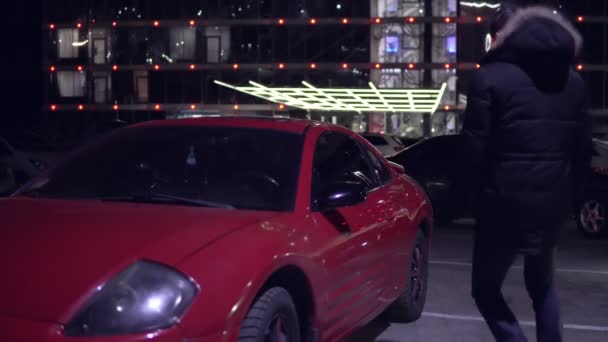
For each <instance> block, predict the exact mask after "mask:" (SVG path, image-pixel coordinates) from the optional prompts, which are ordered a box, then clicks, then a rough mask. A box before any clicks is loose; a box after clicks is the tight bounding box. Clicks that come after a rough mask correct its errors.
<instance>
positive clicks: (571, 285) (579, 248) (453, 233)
mask: <svg viewBox="0 0 608 342" xmlns="http://www.w3.org/2000/svg"><path fill="white" fill-rule="evenodd" d="M472 242H473V230H472V222H471V221H462V222H458V223H455V224H453V225H450V226H446V227H438V228H436V230H435V234H434V240H433V246H432V255H431V269H430V278H429V289H428V297H427V302H426V307H425V310H424V313H423V316H422V318H420V319H419V320H418V321H417V322H414V323H410V324H388V323H386V322H385V321H382V320H380V319H378V320H376V321H375V322H373V323H371V324H369V325H368V326H366V327H365V328H363V329H361V330H360V331H358V332H357V333H355V334H354V335H353V336H352V337H351V338H349V339H348V342H374V341H376V342H446V341H449V342H491V341H494V340H493V338H492V335H491V334H490V332H489V330H488V328H487V326H486V324H485V322H483V320H482V319H481V316H480V315H479V312H478V311H477V308H476V307H475V304H474V302H473V300H472V298H471V296H470V292H471V291H470V289H471V286H470V276H471V252H472ZM556 281H557V286H558V292H559V296H560V299H561V308H562V321H563V324H564V339H565V341H575V342H607V341H608V239H605V240H589V239H586V238H584V237H582V236H581V235H580V234H579V233H578V231H577V230H576V227H575V226H574V224H573V223H572V224H569V225H568V226H567V227H565V228H564V232H563V234H562V239H561V243H560V246H559V249H558V254H557V272H556ZM503 293H504V295H505V298H506V300H507V302H508V303H509V305H510V306H511V308H512V309H513V311H514V312H515V314H516V315H517V317H518V319H519V320H520V323H521V324H522V326H523V328H524V330H525V332H526V335H527V336H528V338H529V341H530V342H533V341H536V338H535V327H534V312H533V310H532V307H531V303H530V300H529V298H528V295H527V293H526V290H525V288H524V283H523V269H522V262H521V260H518V261H517V262H516V264H515V266H514V267H513V268H512V269H511V271H510V273H509V275H508V277H507V279H506V281H505V285H504V287H503Z"/></svg>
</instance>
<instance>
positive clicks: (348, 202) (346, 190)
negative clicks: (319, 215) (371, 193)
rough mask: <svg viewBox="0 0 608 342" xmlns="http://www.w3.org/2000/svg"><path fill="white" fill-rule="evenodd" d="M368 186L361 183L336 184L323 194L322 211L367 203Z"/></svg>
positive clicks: (328, 187) (324, 190)
mask: <svg viewBox="0 0 608 342" xmlns="http://www.w3.org/2000/svg"><path fill="white" fill-rule="evenodd" d="M366 190H367V189H366V186H365V184H363V183H359V182H335V183H331V184H328V185H327V186H326V187H325V189H323V190H322V192H321V200H320V203H319V206H320V209H321V210H323V211H327V210H332V209H337V208H340V207H348V206H352V205H356V204H359V203H363V202H365V200H366V199H367V192H366Z"/></svg>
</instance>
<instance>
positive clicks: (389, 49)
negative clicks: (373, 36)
mask: <svg viewBox="0 0 608 342" xmlns="http://www.w3.org/2000/svg"><path fill="white" fill-rule="evenodd" d="M386 53H388V54H391V55H393V54H398V53H399V36H397V35H394V36H388V37H386Z"/></svg>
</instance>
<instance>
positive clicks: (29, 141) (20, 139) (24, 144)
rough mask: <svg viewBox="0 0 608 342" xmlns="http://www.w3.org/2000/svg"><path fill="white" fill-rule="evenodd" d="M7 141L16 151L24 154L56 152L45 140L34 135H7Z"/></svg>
mask: <svg viewBox="0 0 608 342" xmlns="http://www.w3.org/2000/svg"><path fill="white" fill-rule="evenodd" d="M4 138H5V139H6V141H7V142H8V143H9V144H10V145H11V146H12V147H13V148H14V149H16V150H19V151H24V152H54V151H55V148H54V147H53V146H52V145H51V144H50V143H48V142H46V141H44V139H42V138H40V137H38V136H36V135H33V134H27V133H23V134H7V135H5V136H4Z"/></svg>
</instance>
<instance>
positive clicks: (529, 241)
mask: <svg viewBox="0 0 608 342" xmlns="http://www.w3.org/2000/svg"><path fill="white" fill-rule="evenodd" d="M492 26H493V31H494V32H492V34H493V38H494V41H493V44H492V48H491V50H490V51H489V52H488V53H487V55H486V56H485V57H484V58H483V60H482V62H481V67H480V69H479V70H477V71H476V72H475V74H474V76H473V79H472V86H471V89H470V92H469V96H468V105H467V110H466V112H465V117H464V124H463V134H464V136H465V140H466V141H467V143H468V144H467V146H468V148H469V152H470V155H471V156H472V158H473V160H472V165H473V167H474V170H475V172H474V175H475V176H476V177H477V179H476V181H477V183H478V184H479V185H480V198H481V201H480V208H479V214H478V215H477V227H476V237H475V250H474V256H473V259H474V260H473V275H472V294H473V298H474V299H475V302H476V303H477V306H478V308H479V310H480V312H481V314H482V315H483V317H484V318H485V320H486V322H487V323H488V326H489V327H490V330H491V331H492V333H493V335H494V337H495V338H496V340H497V341H501V342H502V341H509V342H512V341H527V339H526V337H525V336H524V333H523V331H522V329H521V327H520V326H519V324H518V323H517V319H516V318H515V316H514V314H513V313H512V312H511V310H510V309H509V307H508V305H507V304H506V302H505V300H504V298H503V296H502V294H501V287H502V284H503V282H504V279H505V277H506V275H507V272H508V270H509V268H510V267H511V265H512V263H513V262H514V260H515V258H516V257H517V256H518V255H520V254H523V255H524V264H525V265H524V268H525V269H524V276H525V284H526V289H527V290H528V293H529V295H530V297H531V299H532V301H533V307H534V310H535V312H536V333H537V338H538V341H539V342H560V341H562V335H561V322H560V313H559V311H560V310H559V303H558V298H557V295H556V291H555V286H554V280H553V272H554V265H553V263H554V251H555V246H556V243H557V239H558V232H559V229H560V226H561V225H562V224H563V222H564V221H565V220H566V219H567V218H568V217H569V216H570V214H571V213H572V210H571V206H572V204H573V201H574V198H573V197H574V192H575V189H576V187H577V184H578V182H579V180H580V178H581V176H582V175H583V173H584V172H585V171H586V169H585V168H586V166H587V167H588V164H589V158H590V153H589V152H590V144H591V136H590V129H589V125H588V123H587V116H586V115H585V114H584V108H585V102H586V91H585V86H584V83H583V80H582V79H581V77H580V76H579V75H578V73H577V72H576V71H575V70H574V68H573V67H574V65H573V64H574V62H575V58H576V56H577V54H578V52H579V50H580V49H581V45H582V39H581V36H580V35H579V33H578V32H577V31H576V29H575V28H574V27H573V26H572V25H571V24H570V23H569V22H568V21H567V20H566V19H565V18H564V17H563V16H561V15H560V14H557V12H554V11H553V10H552V9H549V8H545V7H528V8H521V9H519V8H512V7H502V8H501V9H500V10H499V11H498V13H497V14H496V16H495V20H494V23H493V25H492Z"/></svg>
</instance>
